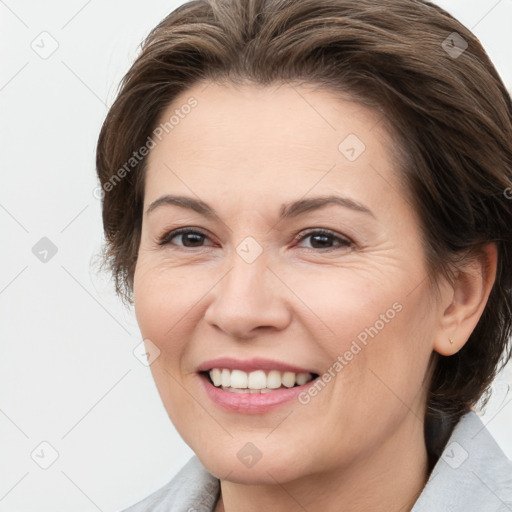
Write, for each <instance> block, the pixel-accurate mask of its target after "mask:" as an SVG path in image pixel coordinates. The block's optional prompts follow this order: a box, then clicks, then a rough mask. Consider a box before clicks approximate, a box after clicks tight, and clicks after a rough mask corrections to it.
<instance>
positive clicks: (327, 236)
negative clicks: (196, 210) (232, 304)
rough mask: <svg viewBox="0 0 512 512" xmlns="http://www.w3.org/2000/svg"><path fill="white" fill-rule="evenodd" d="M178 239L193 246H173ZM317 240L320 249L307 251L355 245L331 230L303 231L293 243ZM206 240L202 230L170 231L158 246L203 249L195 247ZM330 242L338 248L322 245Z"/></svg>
mask: <svg viewBox="0 0 512 512" xmlns="http://www.w3.org/2000/svg"><path fill="white" fill-rule="evenodd" d="M184 235H192V236H189V237H188V238H185V236H184ZM178 237H182V238H181V241H182V242H185V241H186V243H188V244H192V245H179V244H173V243H172V240H173V239H175V238H178ZM308 238H309V239H311V241H312V242H313V240H315V241H314V242H313V243H314V244H318V243H320V247H306V248H305V249H307V250H309V251H315V252H330V251H334V250H340V249H345V250H346V249H347V248H351V247H353V246H354V245H355V244H354V242H353V241H352V240H350V239H349V238H348V237H345V236H343V235H339V234H337V233H335V232H334V231H331V230H329V229H310V230H307V231H301V232H300V233H299V234H297V235H296V236H295V237H294V239H293V242H294V244H298V243H300V242H302V241H303V240H306V239H308ZM205 239H207V240H209V237H208V235H207V234H206V233H204V232H203V231H202V230H200V229H197V228H189V227H188V228H179V229H175V230H172V231H169V232H168V233H165V234H164V235H163V236H162V237H161V238H160V239H159V240H158V245H159V246H161V247H164V246H169V245H175V246H176V247H179V248H181V249H184V250H186V249H194V248H199V249H202V248H204V247H207V246H204V245H195V244H198V243H199V244H200V243H201V242H202V241H204V240H205ZM329 240H331V241H332V243H337V244H338V245H337V246H334V247H322V244H325V243H327V244H329Z"/></svg>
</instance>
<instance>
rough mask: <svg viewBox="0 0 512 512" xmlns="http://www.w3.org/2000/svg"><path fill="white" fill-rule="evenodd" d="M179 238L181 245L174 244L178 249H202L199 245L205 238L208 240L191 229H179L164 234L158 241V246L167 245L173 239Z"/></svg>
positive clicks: (204, 235) (202, 234)
mask: <svg viewBox="0 0 512 512" xmlns="http://www.w3.org/2000/svg"><path fill="white" fill-rule="evenodd" d="M179 237H181V241H182V245H181V244H174V243H173V245H178V246H179V247H189V248H193V247H202V245H201V243H202V242H203V241H204V239H205V238H208V236H207V235H206V234H204V233H203V232H202V231H197V230H195V229H191V228H181V229H175V230H174V231H170V232H169V233H166V234H165V235H164V236H163V237H162V238H161V239H160V240H159V241H158V245H168V244H170V243H171V241H172V240H173V239H174V238H179Z"/></svg>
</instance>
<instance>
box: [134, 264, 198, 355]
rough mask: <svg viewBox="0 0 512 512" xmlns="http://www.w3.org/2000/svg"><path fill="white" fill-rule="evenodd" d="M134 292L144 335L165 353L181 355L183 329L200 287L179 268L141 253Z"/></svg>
mask: <svg viewBox="0 0 512 512" xmlns="http://www.w3.org/2000/svg"><path fill="white" fill-rule="evenodd" d="M133 295H134V306H135V316H136V318H137V323H138V324H139V328H140V331H141V334H142V336H143V337H144V338H149V339H150V340H151V341H152V342H153V343H155V344H156V345H157V346H158V348H159V349H160V350H161V352H162V355H163V356H164V357H165V356H166V355H167V353H173V354H174V356H176V355H178V354H179V353H180V340H186V336H185V335H184V332H185V331H186V329H187V324H189V323H190V318H191V317H192V315H193V308H194V305H195V304H196V303H197V300H198V295H199V296H201V294H200V290H199V289H198V287H194V286H192V285H191V281H190V279H189V278H188V277H187V276H186V275H185V274H184V272H183V271H181V270H180V269H167V268H165V267H163V266H161V265H157V264H154V263H153V262H152V261H151V259H150V258H147V259H145V258H144V257H142V258H139V261H138V263H137V267H136V270H135V275H134V294H133ZM183 343H184V342H183ZM171 345H172V347H171ZM171 348H172V350H171Z"/></svg>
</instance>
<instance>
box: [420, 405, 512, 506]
mask: <svg viewBox="0 0 512 512" xmlns="http://www.w3.org/2000/svg"><path fill="white" fill-rule="evenodd" d="M437 510H446V511H454V512H455V511H464V512H501V511H508V510H512V461H510V460H509V459H508V457H507V456H506V455H505V454H504V453H503V451H502V450H501V448H500V447H499V446H498V444H497V443H496V441H495V440H494V438H493V437H492V435H491V434H490V432H489V431H488V430H487V428H486V426H485V425H484V423H483V421H482V420H481V419H480V416H478V414H477V413H476V412H473V411H471V412H469V413H467V414H465V415H464V416H462V418H461V419H460V420H459V422H458V423H457V425H456V426H455V428H454V429H453V432H452V435H451V436H450V439H449V440H448V442H447V444H446V446H445V448H444V450H443V452H442V454H441V457H440V458H439V460H438V461H437V464H436V465H435V467H434V469H433V471H432V473H431V475H430V477H429V480H428V482H427V484H426V486H425V488H424V489H423V492H422V493H421V495H420V497H419V499H418V501H417V502H416V504H415V506H414V508H413V509H412V511H411V512H430V511H437Z"/></svg>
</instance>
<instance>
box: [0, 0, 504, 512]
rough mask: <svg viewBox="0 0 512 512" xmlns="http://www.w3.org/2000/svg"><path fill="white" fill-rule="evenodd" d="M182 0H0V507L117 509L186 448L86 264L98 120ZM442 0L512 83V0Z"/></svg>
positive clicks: (490, 417)
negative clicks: (44, 245)
mask: <svg viewBox="0 0 512 512" xmlns="http://www.w3.org/2000/svg"><path fill="white" fill-rule="evenodd" d="M181 3H182V2H181V1H171V2H165V1H163V0H146V1H145V2H142V1H140V2H134V1H126V0H125V1H121V0H104V1H101V2H100V1H99V0H89V1H85V0H67V1H64V0H60V1H58V0H51V1H45V2H36V1H35V0H30V1H26V2H15V1H14V0H5V1H3V0H2V1H0V20H1V21H0V23H1V27H0V40H1V46H2V53H1V55H2V57H1V59H0V105H1V112H2V114H1V142H2V143H1V148H2V151H1V152H0V161H1V164H0V169H1V179H2V185H1V187H0V224H1V233H2V251H1V253H0V258H1V262H0V268H1V272H0V307H1V322H0V329H1V337H0V340H1V354H2V355H1V358H0V389H1V395H0V396H1V402H0V453H1V454H2V455H1V458H0V511H3V512H6V511H8V512H22V511H23V512H27V511H38V512H46V511H48V512H50V511H51V512H61V511H62V512H64V511H66V512H68V511H70V510H73V511H83V512H85V511H96V510H101V511H104V512H107V511H116V510H121V509H123V508H125V507H127V506H129V505H131V504H133V503H135V502H137V501H139V500H140V499H142V498H143V497H145V496H147V495H148V494H150V493H151V492H152V491H154V490H156V489H157V488H159V487H161V486H162V485H164V484H165V483H166V482H168V481H169V480H170V479H171V477H172V476H173V475H174V474H175V473H176V472H177V471H178V470H179V468H180V467H181V466H182V465H183V464H184V463H185V462H186V461H187V460H188V459H189V457H190V456H191V455H192V451H191V450H190V449H189V448H188V447H187V446H186V445H185V444H184V443H183V441H182V440H181V438H180V437H179V436H178V434H177V433H176V431H175V429H174V428H173V426H172V424H171V423H170V421H169V419H168V417H167V415H166V413H165V410H164V408H163V406H162V404H161V401H160V398H159V396H158V393H157V390H156V388H155V386H154V383H153V380H152V378H151V374H150V371H149V368H147V367H145V366H143V365H142V364H141V363H140V362H139V361H138V360H137V359H136V358H135V357H134V355H133V350H134V348H135V347H136V346H137V345H138V344H139V343H140V342H141V339H140V335H139V331H138V328H137V324H136V321H135V318H134V315H133V313H132V312H130V311H128V310H126V309H124V307H123V306H122V305H121V303H120V301H119V299H117V298H116V296H115V295H114V293H113V291H112V287H111V285H110V283H109V282H108V278H107V277H105V276H102V275H99V274H97V273H96V272H95V270H94V267H93V266H92V263H93V260H94V256H95V255H96V254H97V253H98V252H99V250H100V247H101V244H102V224H101V217H100V213H101V212H100V202H99V201H98V200H97V199H96V198H95V197H94V196H93V189H94V188H95V187H96V186H97V182H96V176H95V168H94V162H95V144H96V141H97V136H98V133H99V129H100V126H101V123H102V121H103V119H104V117H105V114H106V112H107V107H108V106H110V105H111V103H112V101H113V98H114V96H115V92H116V88H117V85H118V83H119V81H120V79H121V78H122V76H123V75H124V73H125V72H126V71H127V70H128V68H129V66H130V64H131V63H132V62H133V60H134V58H135V57H136V55H137V53H138V47H139V44H140V42H141V41H142V39H143V38H144V37H145V36H146V35H147V33H148V32H149V30H150V29H151V28H153V27H154V26H155V25H156V24H157V23H158V22H159V21H160V20H161V19H162V18H163V17H164V16H165V15H167V14H168V13H169V12H170V11H172V10H173V9H174V8H175V7H177V6H178V5H180V4H181ZM439 4H440V5H441V6H442V7H444V8H445V9H447V10H448V11H450V12H451V13H452V14H454V15H455V16H456V17H457V18H458V19H459V20H460V21H461V22H462V23H464V24H465V25H466V26H467V27H469V28H471V29H472V30H473V31H474V33H475V34H476V35H477V37H478V38H479V39H480V40H481V42H482V44H483V45H484V47H485V48H486V50H487V51H488V53H489V55H490V57H491V59H492V60H493V62H494V64H495V66H496V67H497V69H498V71H499V73H500V74H501V76H502V78H503V80H504V81H505V83H506V85H507V87H508V88H509V89H512V87H511V86H512V31H511V30H510V27H511V22H512V0H501V1H496V0H492V1H488V0H471V1H468V0H444V1H441V2H439ZM44 31H46V32H47V33H48V34H50V36H49V35H42V36H41V35H40V34H41V32H44ZM41 38H45V39H44V46H45V48H46V50H48V49H51V47H52V44H53V45H57V44H58V48H57V49H56V51H55V52H54V53H53V54H52V55H51V56H49V57H48V58H46V59H43V58H41V57H40V56H39V55H38V54H37V53H36V52H35V51H34V49H33V48H32V47H31V45H33V46H36V45H39V46H40V47H41V46H42V43H41ZM33 41H34V43H33ZM40 51H43V50H42V49H41V50H40ZM42 237H47V238H49V239H50V240H51V241H52V243H53V244H54V245H55V246H56V248H57V253H56V254H55V255H54V256H53V257H52V258H51V259H49V261H47V262H46V263H43V262H41V261H40V260H39V259H38V258H37V257H36V256H35V255H34V253H33V252H32V248H33V246H34V245H35V244H36V243H37V242H38V241H39V240H40V239H41V238H42ZM511 383H512V371H510V369H509V371H507V372H506V374H504V375H502V376H501V377H500V379H499V380H498V381H497V382H496V383H495V386H494V387H495V393H494V397H493V399H492V401H491V403H490V405H489V406H488V409H487V412H486V414H485V415H484V421H485V422H486V423H488V428H489V430H490V431H491V433H492V434H493V435H494V436H495V438H496V440H497V441H498V443H499V444H500V445H501V446H502V448H503V450H504V451H505V453H507V455H508V456H509V457H511V458H512V436H511V435H510V431H511V426H512V405H510V401H511V399H512V396H511V395H512V393H508V394H507V391H508V387H509V385H510V384H511ZM43 441H45V442H47V443H49V444H50V445H51V447H53V448H50V447H48V446H47V445H42V446H40V443H41V442H43ZM34 450H35V452H34ZM52 450H55V451H56V453H57V454H58V458H57V460H56V461H55V462H54V463H53V464H52V465H51V466H50V467H49V468H48V469H42V468H41V467H39V465H38V464H37V463H36V462H35V461H34V459H36V460H39V462H40V463H44V462H46V463H49V462H50V461H51V457H52V453H53V452H52ZM31 453H34V454H33V457H34V459H33V458H32V457H31Z"/></svg>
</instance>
